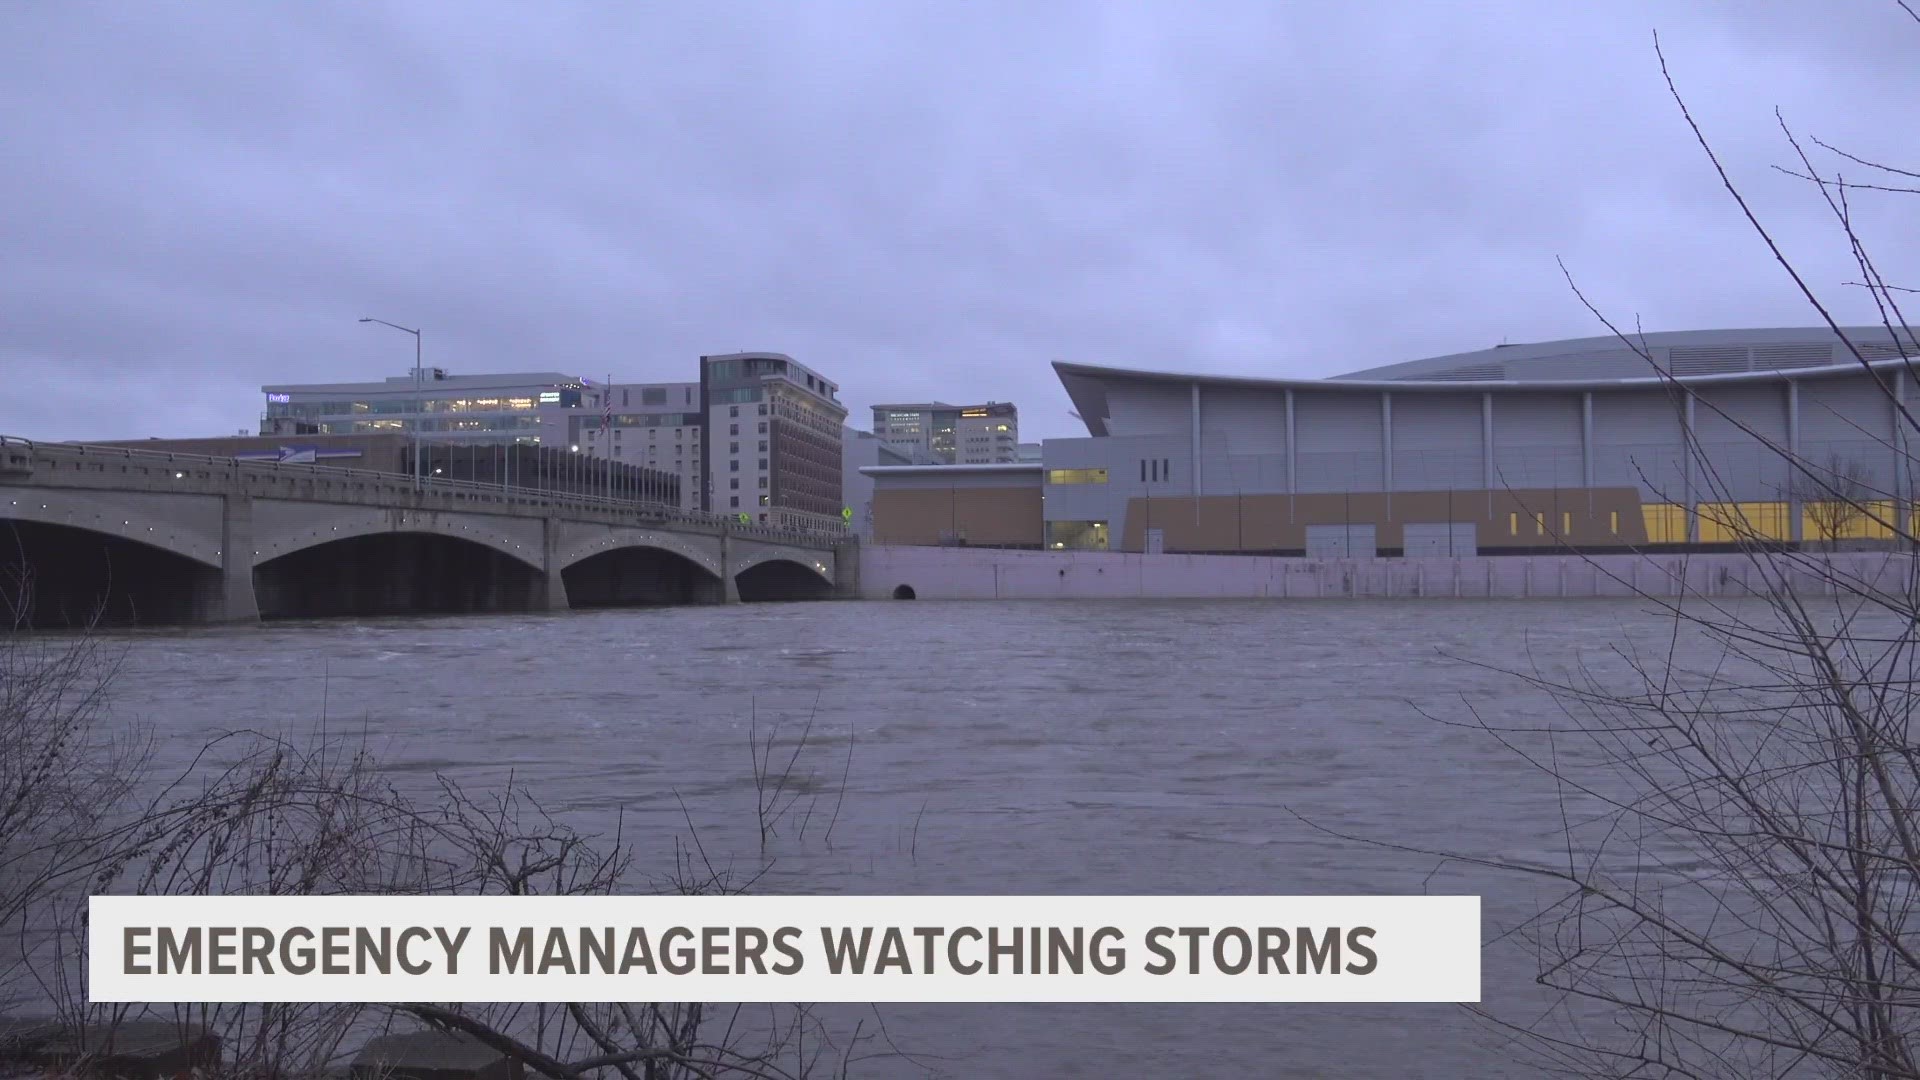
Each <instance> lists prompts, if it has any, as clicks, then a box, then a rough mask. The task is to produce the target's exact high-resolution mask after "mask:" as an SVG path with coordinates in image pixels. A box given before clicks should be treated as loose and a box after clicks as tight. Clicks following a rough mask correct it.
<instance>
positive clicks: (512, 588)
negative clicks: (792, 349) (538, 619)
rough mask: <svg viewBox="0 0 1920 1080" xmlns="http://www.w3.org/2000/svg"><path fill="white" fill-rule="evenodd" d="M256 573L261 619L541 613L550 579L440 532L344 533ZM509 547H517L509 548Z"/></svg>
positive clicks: (497, 548) (262, 565)
mask: <svg viewBox="0 0 1920 1080" xmlns="http://www.w3.org/2000/svg"><path fill="white" fill-rule="evenodd" d="M287 546H288V547H289V548H291V550H286V551H283V552H281V553H280V554H277V555H274V556H273V557H271V558H265V557H264V554H265V552H266V551H268V550H270V549H268V548H262V549H261V551H262V561H260V562H258V563H256V564H255V565H254V568H253V588H254V594H255V598H256V600H257V602H258V604H259V609H260V617H261V618H267V619H271V618H326V617H333V616H381V615H413V614H462V613H478V612H518V611H541V610H545V609H546V607H547V606H548V596H547V574H546V572H545V571H544V570H542V569H540V568H539V566H538V564H536V563H530V562H528V561H527V560H526V559H525V558H523V557H521V555H520V554H519V553H517V552H513V551H510V550H503V549H502V545H501V543H500V542H499V540H498V538H497V537H496V538H493V542H491V543H489V542H487V540H484V539H481V538H477V537H468V536H464V535H461V534H460V532H459V531H457V530H449V529H445V528H440V529H424V528H422V529H373V528H361V529H352V530H349V529H342V530H341V535H340V536H339V537H338V538H337V539H329V540H322V541H318V542H310V543H303V544H299V545H287ZM509 546H510V545H509Z"/></svg>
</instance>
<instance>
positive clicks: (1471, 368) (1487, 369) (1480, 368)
mask: <svg viewBox="0 0 1920 1080" xmlns="http://www.w3.org/2000/svg"><path fill="white" fill-rule="evenodd" d="M1506 377H1507V369H1506V368H1504V367H1502V366H1501V365H1499V364H1468V365H1466V366H1464V367H1457V368H1448V369H1447V370H1445V371H1436V372H1434V373H1433V374H1431V375H1405V376H1402V377H1401V378H1402V381H1416V382H1424V381H1428V380H1431V381H1433V382H1489V381H1491V382H1499V381H1500V380H1502V379H1505V378H1506Z"/></svg>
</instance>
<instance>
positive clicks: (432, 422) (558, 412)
mask: <svg viewBox="0 0 1920 1080" xmlns="http://www.w3.org/2000/svg"><path fill="white" fill-rule="evenodd" d="M587 386H588V384H587V382H586V380H584V379H581V378H579V377H578V376H572V375H564V374H561V373H559V372H552V371H536V372H518V373H509V374H501V375H453V374H450V373H449V372H448V371H447V370H446V369H445V368H437V367H434V368H421V369H419V370H418V371H417V372H414V371H409V372H408V373H407V374H405V375H399V376H395V377H393V378H389V379H386V380H384V381H382V382H360V383H307V384H282V385H277V386H263V387H261V388H260V389H261V392H262V393H264V394H265V395H266V411H265V414H264V416H263V417H262V419H261V423H260V433H261V434H262V435H272V436H287V435H355V434H359V435H369V434H382V433H417V434H418V435H419V436H420V437H421V438H422V439H430V440H432V441H435V442H449V443H488V444H491V443H540V444H544V445H547V446H563V445H570V444H571V443H572V441H573V438H572V436H573V434H574V433H575V431H576V430H577V428H578V417H579V416H580V415H582V414H581V412H580V410H581V409H583V408H584V407H585V406H586V404H587Z"/></svg>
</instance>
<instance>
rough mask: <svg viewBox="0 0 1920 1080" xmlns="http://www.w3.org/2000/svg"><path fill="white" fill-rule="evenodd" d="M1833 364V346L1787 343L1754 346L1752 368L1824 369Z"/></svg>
mask: <svg viewBox="0 0 1920 1080" xmlns="http://www.w3.org/2000/svg"><path fill="white" fill-rule="evenodd" d="M1831 363H1833V346H1831V345H1829V344H1827V343H1826V342H1824V341H1804V342H1789V343H1785V344H1781V345H1755V346H1754V347H1753V366H1754V369H1755V370H1761V369H1766V368H1803V367H1825V366H1827V365H1828V364H1831Z"/></svg>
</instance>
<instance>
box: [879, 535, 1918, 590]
mask: <svg viewBox="0 0 1920 1080" xmlns="http://www.w3.org/2000/svg"><path fill="white" fill-rule="evenodd" d="M1756 558H1761V559H1767V558H1771V559H1773V560H1774V563H1773V570H1772V571H1770V570H1769V568H1768V567H1767V566H1764V565H1759V564H1756V562H1755V559H1756ZM1913 569H1914V567H1913V556H1911V555H1905V554H1900V553H1894V552H1839V553H1822V554H1809V553H1798V554H1792V555H1776V556H1753V555H1746V554H1739V553H1713V554H1703V553H1685V554H1626V555H1589V556H1581V555H1494V556H1485V557H1477V558H1459V559H1431V558H1411V559H1410V558H1384V559H1304V558H1280V557H1271V556H1262V555H1142V554H1134V553H1129V552H1117V551H1007V550H998V549H988V548H951V547H947V548H942V547H905V546H893V545H885V544H863V545H862V546H861V549H860V577H859V580H860V595H861V597H862V598H864V599H869V600H884V599H888V598H894V599H909V598H911V599H920V600H1043V599H1058V600H1099V599H1145V598H1151V599H1167V600H1172V599H1294V600H1313V599H1336V598H1355V599H1359V598H1365V599H1389V600H1397V599H1416V598H1445V599H1458V598H1492V599H1532V598H1539V599H1566V600H1573V599H1593V598H1601V597H1616V598H1617V597H1628V596H1636V595H1651V596H1679V595H1682V594H1685V595H1697V596H1727V597H1736V596H1751V595H1756V594H1761V593H1764V592H1765V591H1766V590H1767V588H1768V582H1769V580H1770V579H1772V580H1778V579H1779V577H1780V575H1781V574H1785V575H1787V576H1788V578H1789V579H1790V580H1792V582H1793V583H1794V588H1795V590H1796V591H1797V592H1799V593H1801V594H1802V595H1821V594H1823V593H1825V592H1827V591H1829V584H1828V583H1829V582H1831V581H1832V580H1834V579H1835V578H1839V579H1843V580H1847V581H1849V582H1857V583H1858V584H1859V585H1860V586H1861V587H1866V588H1880V589H1896V588H1899V587H1900V586H1901V584H1902V583H1903V582H1904V581H1905V579H1906V575H1908V574H1910V573H1912V572H1913Z"/></svg>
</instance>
